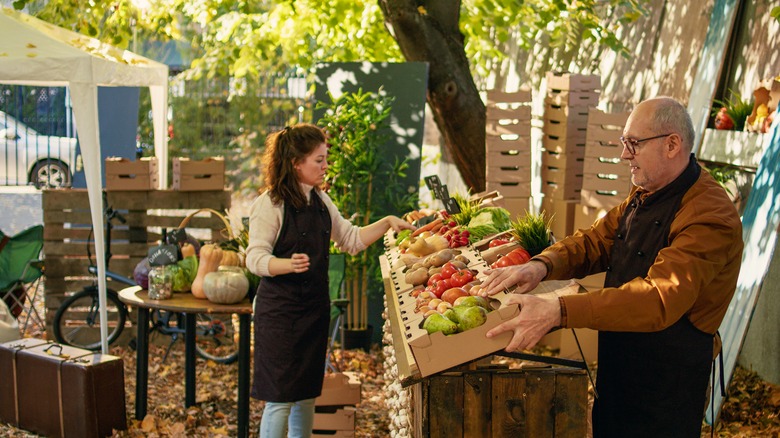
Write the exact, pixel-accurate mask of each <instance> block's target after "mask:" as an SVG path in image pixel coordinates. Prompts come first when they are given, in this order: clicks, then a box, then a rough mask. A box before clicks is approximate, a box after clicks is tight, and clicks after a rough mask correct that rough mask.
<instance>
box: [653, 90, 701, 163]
mask: <svg viewBox="0 0 780 438" xmlns="http://www.w3.org/2000/svg"><path fill="white" fill-rule="evenodd" d="M654 100H657V102H656V105H657V106H656V108H655V113H654V114H653V118H652V123H653V125H654V128H655V130H657V132H669V133H673V132H674V133H677V134H679V135H680V137H681V138H682V142H683V147H685V148H686V149H687V151H688V152H690V151H691V150H692V149H693V139H694V137H695V134H694V132H693V122H692V121H691V115H690V114H688V110H687V109H686V108H685V107H684V106H683V105H682V104H681V103H680V102H678V101H677V100H676V99H674V98H671V97H666V96H662V97H657V98H656V99H654Z"/></svg>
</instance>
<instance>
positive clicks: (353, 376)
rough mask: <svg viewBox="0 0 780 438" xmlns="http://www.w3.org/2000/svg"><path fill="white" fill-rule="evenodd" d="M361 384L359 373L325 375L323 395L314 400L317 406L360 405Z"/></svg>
mask: <svg viewBox="0 0 780 438" xmlns="http://www.w3.org/2000/svg"><path fill="white" fill-rule="evenodd" d="M360 388H361V383H360V379H359V378H358V375H357V373H354V372H348V371H345V372H343V373H328V374H325V380H324V381H323V383H322V394H321V395H320V396H319V397H317V398H316V399H315V400H314V405H315V406H334V405H340V406H345V405H356V404H358V403H360Z"/></svg>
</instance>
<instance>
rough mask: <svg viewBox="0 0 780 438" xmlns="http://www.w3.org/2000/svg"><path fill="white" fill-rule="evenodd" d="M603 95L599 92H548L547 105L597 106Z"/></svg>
mask: <svg viewBox="0 0 780 438" xmlns="http://www.w3.org/2000/svg"><path fill="white" fill-rule="evenodd" d="M600 96H601V93H599V92H598V91H568V90H550V89H548V90H547V95H546V96H545V97H544V103H545V104H555V105H568V106H578V107H589V106H596V105H598V104H599V97H600Z"/></svg>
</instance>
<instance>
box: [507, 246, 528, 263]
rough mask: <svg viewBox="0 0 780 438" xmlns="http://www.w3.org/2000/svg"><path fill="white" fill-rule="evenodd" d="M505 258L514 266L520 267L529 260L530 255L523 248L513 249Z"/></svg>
mask: <svg viewBox="0 0 780 438" xmlns="http://www.w3.org/2000/svg"><path fill="white" fill-rule="evenodd" d="M507 257H510V258H511V259H512V261H513V262H514V264H515V265H522V264H523V263H526V262H528V261H529V260H531V254H529V253H528V251H526V250H525V249H524V248H515V249H513V250H512V251H509V254H507Z"/></svg>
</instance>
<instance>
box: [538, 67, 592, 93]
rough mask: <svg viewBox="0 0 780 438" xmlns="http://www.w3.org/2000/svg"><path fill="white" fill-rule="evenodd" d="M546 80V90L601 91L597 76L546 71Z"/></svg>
mask: <svg viewBox="0 0 780 438" xmlns="http://www.w3.org/2000/svg"><path fill="white" fill-rule="evenodd" d="M546 78H547V89H548V90H567V91H594V90H599V89H601V77H600V76H599V75H584V74H578V73H569V72H560V71H555V72H553V71H548V72H547V75H546Z"/></svg>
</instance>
